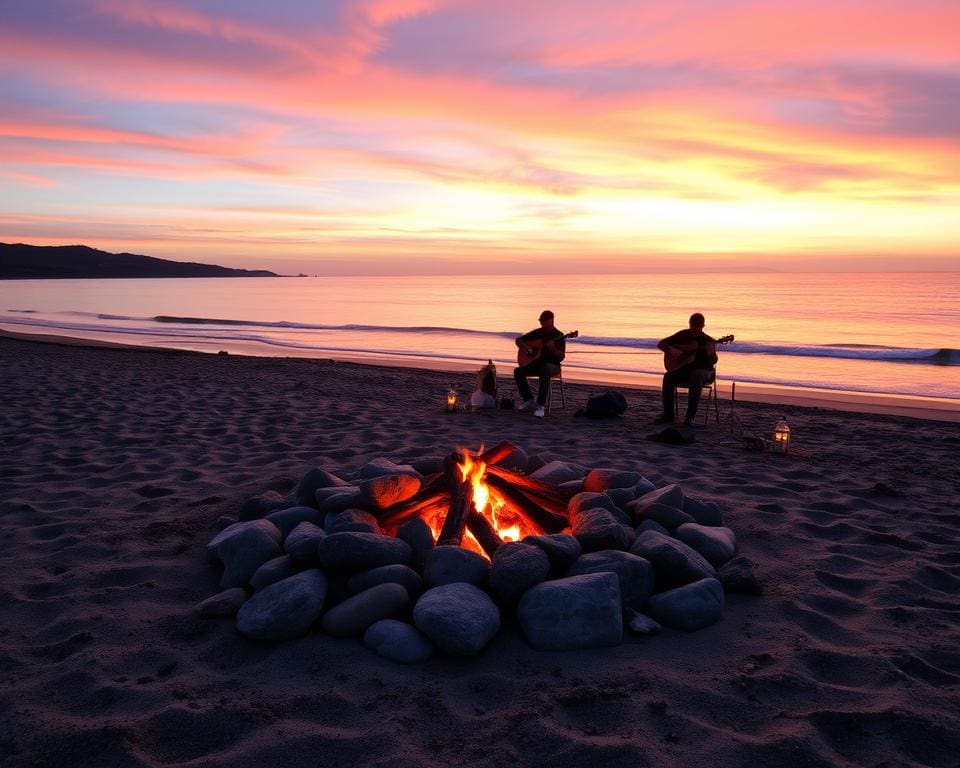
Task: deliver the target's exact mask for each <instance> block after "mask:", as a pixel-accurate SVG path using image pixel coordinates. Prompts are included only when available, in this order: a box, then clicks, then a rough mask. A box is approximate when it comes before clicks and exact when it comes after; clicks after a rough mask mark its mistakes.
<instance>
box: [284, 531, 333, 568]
mask: <svg viewBox="0 0 960 768" xmlns="http://www.w3.org/2000/svg"><path fill="white" fill-rule="evenodd" d="M326 535H327V534H326V532H325V531H324V530H323V528H321V527H320V526H319V525H316V524H314V523H311V522H309V521H308V522H304V523H300V525H298V526H297V527H296V528H294V529H293V530H292V531H290V535H289V536H287V538H286V539H285V540H284V542H283V548H284V549H285V550H286V552H287V554H288V555H290V557H292V558H293V560H294V562H295V563H297V564H298V565H318V564H319V561H318V559H317V546H318V545H319V544H320V540H321V539H322V538H324V537H325V536H326Z"/></svg>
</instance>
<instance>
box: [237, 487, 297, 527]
mask: <svg viewBox="0 0 960 768" xmlns="http://www.w3.org/2000/svg"><path fill="white" fill-rule="evenodd" d="M284 504H286V500H285V499H284V497H283V496H281V495H280V494H279V493H277V492H276V491H264V492H263V493H261V494H259V495H257V496H251V497H250V498H249V499H247V500H246V501H245V502H243V506H241V507H240V514H239V515H238V517H239V519H240V521H241V522H246V521H248V520H259V519H260V518H261V517H265V516H266V515H268V514H270V513H271V512H273V510H275V509H280V507H282V506H284Z"/></svg>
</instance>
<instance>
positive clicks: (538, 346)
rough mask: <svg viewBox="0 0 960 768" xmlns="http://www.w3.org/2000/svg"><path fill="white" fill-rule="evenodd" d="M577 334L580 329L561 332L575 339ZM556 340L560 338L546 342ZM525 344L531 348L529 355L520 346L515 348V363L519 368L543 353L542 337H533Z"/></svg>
mask: <svg viewBox="0 0 960 768" xmlns="http://www.w3.org/2000/svg"><path fill="white" fill-rule="evenodd" d="M579 335H580V331H570V333H565V334H563V338H564V339H575V338H577V336H579ZM558 341H560V339H555V340H552V341H548V342H547V344H556V343H557V342H558ZM527 346H528V347H530V349H531V352H530V354H529V355H528V354H527V353H526V352H524V350H523V348H520V349H518V350H517V365H519V366H520V367H521V368H523V366H525V365H530V363H532V362H533V361H534V360H536V359H537V358H539V357H540V355H542V354H543V346H544V343H543V340H542V339H534V340H533V341H531V342H530V343H528V344H527Z"/></svg>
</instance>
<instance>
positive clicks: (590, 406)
mask: <svg viewBox="0 0 960 768" xmlns="http://www.w3.org/2000/svg"><path fill="white" fill-rule="evenodd" d="M626 410H627V398H625V397H624V396H623V395H621V394H620V393H619V392H604V393H603V394H602V395H594V396H593V397H591V398H589V399H588V400H587V405H586V407H585V408H584V409H583V415H584V416H586V417H587V418H588V419H612V418H614V417H616V416H620V415H621V414H622V413H623V412H624V411H626Z"/></svg>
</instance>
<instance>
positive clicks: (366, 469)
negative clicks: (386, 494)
mask: <svg viewBox="0 0 960 768" xmlns="http://www.w3.org/2000/svg"><path fill="white" fill-rule="evenodd" d="M357 475H358V476H359V477H360V479H361V480H369V479H371V478H374V477H384V476H389V475H410V476H411V477H415V478H417V479H418V480H420V479H422V475H421V474H420V472H418V471H417V470H416V469H414V468H413V467H412V466H410V465H409V464H394V463H393V462H392V461H390V459H384V458H376V459H373V461H369V462H367V463H366V464H364V465H363V466H362V467H360V471H359V472H357Z"/></svg>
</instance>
